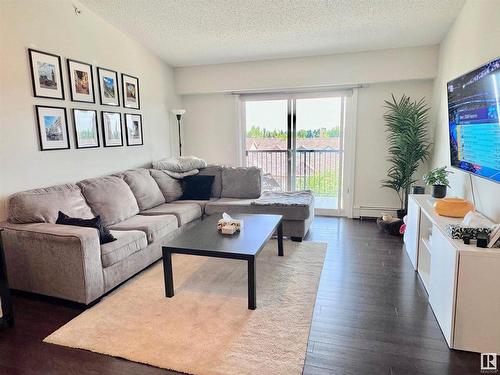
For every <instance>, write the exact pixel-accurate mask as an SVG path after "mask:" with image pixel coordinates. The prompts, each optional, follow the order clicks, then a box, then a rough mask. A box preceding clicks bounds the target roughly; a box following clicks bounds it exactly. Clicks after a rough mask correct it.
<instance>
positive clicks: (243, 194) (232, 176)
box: [221, 167, 262, 198]
mask: <svg viewBox="0 0 500 375" xmlns="http://www.w3.org/2000/svg"><path fill="white" fill-rule="evenodd" d="M261 190H262V170H261V169H259V168H256V167H247V168H230V167H224V168H223V169H222V194H221V196H222V198H258V197H260V194H261Z"/></svg>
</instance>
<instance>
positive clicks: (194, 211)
mask: <svg viewBox="0 0 500 375" xmlns="http://www.w3.org/2000/svg"><path fill="white" fill-rule="evenodd" d="M141 215H147V216H151V215H175V217H176V218H177V222H178V223H179V226H181V225H184V224H187V223H190V222H191V221H193V220H196V219H199V218H200V217H201V215H202V210H201V207H200V205H198V204H196V203H190V204H180V203H164V204H162V205H160V206H157V207H154V208H151V209H149V210H146V211H142V212H141Z"/></svg>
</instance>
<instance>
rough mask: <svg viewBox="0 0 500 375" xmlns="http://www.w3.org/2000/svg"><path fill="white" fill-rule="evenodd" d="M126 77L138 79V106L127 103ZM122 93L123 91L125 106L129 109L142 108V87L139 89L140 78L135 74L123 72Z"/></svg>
mask: <svg viewBox="0 0 500 375" xmlns="http://www.w3.org/2000/svg"><path fill="white" fill-rule="evenodd" d="M126 77H128V78H132V79H134V80H136V81H137V83H136V89H137V94H136V95H137V107H134V106H129V105H127V88H126V87H125V83H126V79H125V78H126ZM121 79H122V93H123V108H127V109H137V110H139V109H141V95H140V89H139V78H137V77H134V76H131V75H130V74H125V73H122V77H121Z"/></svg>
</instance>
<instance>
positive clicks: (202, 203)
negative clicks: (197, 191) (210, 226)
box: [171, 198, 217, 215]
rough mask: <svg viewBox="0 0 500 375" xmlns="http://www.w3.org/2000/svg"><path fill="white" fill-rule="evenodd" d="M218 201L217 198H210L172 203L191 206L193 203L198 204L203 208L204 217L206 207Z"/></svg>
mask: <svg viewBox="0 0 500 375" xmlns="http://www.w3.org/2000/svg"><path fill="white" fill-rule="evenodd" d="M216 200H217V198H210V200H206V201H204V200H185V201H173V202H171V203H178V204H191V203H194V204H197V205H198V206H200V208H201V214H202V215H203V214H204V213H205V206H206V205H207V203H209V202H215V201H216Z"/></svg>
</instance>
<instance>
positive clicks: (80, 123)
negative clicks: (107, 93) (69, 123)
mask: <svg viewBox="0 0 500 375" xmlns="http://www.w3.org/2000/svg"><path fill="white" fill-rule="evenodd" d="M73 125H74V127H75V140H76V148H94V147H99V146H100V144H99V131H98V130H97V111H94V110H90V109H73Z"/></svg>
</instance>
